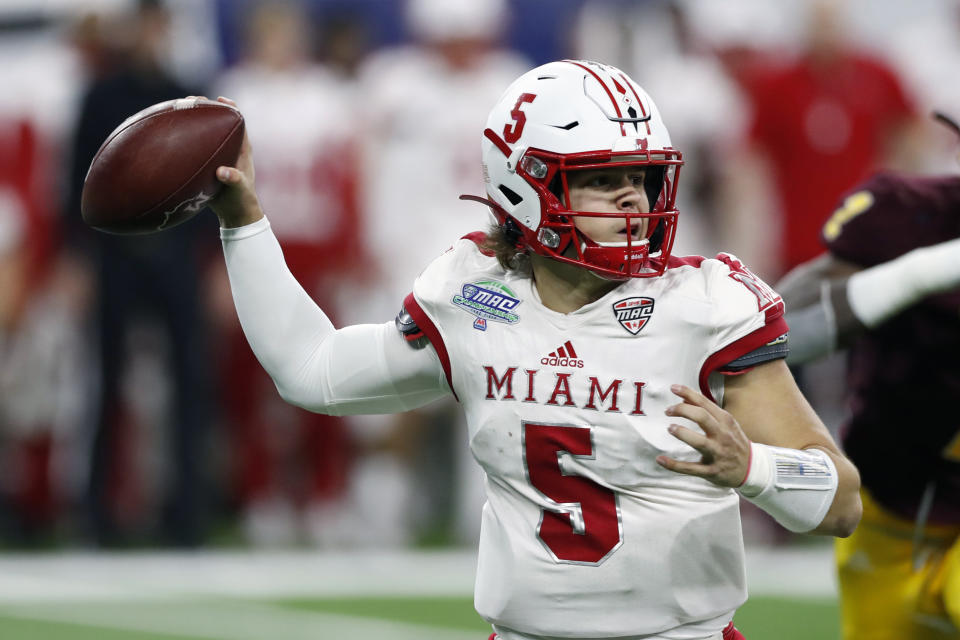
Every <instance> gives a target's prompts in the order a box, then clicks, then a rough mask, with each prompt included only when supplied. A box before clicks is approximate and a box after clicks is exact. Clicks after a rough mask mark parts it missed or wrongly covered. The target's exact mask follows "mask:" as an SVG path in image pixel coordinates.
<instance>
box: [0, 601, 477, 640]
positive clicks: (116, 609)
mask: <svg viewBox="0 0 960 640" xmlns="http://www.w3.org/2000/svg"><path fill="white" fill-rule="evenodd" d="M0 615H9V616H13V617H17V618H25V619H31V620H44V621H55V622H66V623H73V624H83V625H88V626H93V627H100V628H105V629H115V630H121V631H137V632H148V633H162V634H168V635H174V636H177V635H179V636H186V637H191V638H208V639H210V640H266V639H273V638H282V639H283V640H348V639H349V640H483V637H484V632H482V631H481V632H470V631H463V630H458V629H448V628H443V627H435V626H426V625H417V624H410V623H403V622H393V621H387V620H375V619H372V618H359V617H351V616H344V615H337V614H331V613H320V612H313V611H302V610H297V609H288V608H283V607H271V606H266V605H259V604H257V603H252V602H250V603H248V602H242V603H240V602H228V603H224V602H216V601H203V600H201V601H194V602H190V603H186V602H136V603H126V604H124V605H123V606H117V603H116V602H112V603H108V602H99V603H82V602H73V603H68V604H54V603H45V604H3V605H0Z"/></svg>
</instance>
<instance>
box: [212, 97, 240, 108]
mask: <svg viewBox="0 0 960 640" xmlns="http://www.w3.org/2000/svg"><path fill="white" fill-rule="evenodd" d="M217 102H222V103H223V104H228V105H230V106H231V107H235V106H237V103H236V102H234V101H233V100H231V99H230V98H227V97H226V96H217Z"/></svg>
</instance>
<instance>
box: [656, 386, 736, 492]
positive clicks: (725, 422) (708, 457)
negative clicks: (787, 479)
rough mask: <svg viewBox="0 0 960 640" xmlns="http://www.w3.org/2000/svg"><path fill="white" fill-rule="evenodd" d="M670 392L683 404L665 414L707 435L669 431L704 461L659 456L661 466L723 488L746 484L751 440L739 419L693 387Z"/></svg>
mask: <svg viewBox="0 0 960 640" xmlns="http://www.w3.org/2000/svg"><path fill="white" fill-rule="evenodd" d="M670 390H671V391H672V392H673V393H675V394H676V395H678V396H680V397H681V398H683V402H681V403H679V404H675V405H672V406H670V407H667V409H666V411H664V413H666V414H667V415H668V416H679V417H681V418H686V419H687V420H690V421H692V422H696V423H697V424H698V425H700V428H701V429H703V433H702V434H701V433H697V432H696V431H694V430H693V429H689V428H687V427H684V426H681V425H678V424H671V425H670V426H669V431H670V433H672V434H673V435H674V436H675V437H676V438H677V439H678V440H681V441H683V442H685V443H687V444H688V445H690V446H691V447H693V448H694V449H696V450H697V451H699V452H700V454H701V455H702V456H703V457H702V458H701V459H700V462H684V461H681V460H675V459H673V458H670V457H667V456H657V463H658V464H659V465H660V466H662V467H664V468H667V469H670V470H671V471H676V472H677V473H685V474H687V475H691V476H699V477H701V478H706V479H707V480H709V481H710V482H712V483H714V484H716V485H719V486H721V487H738V486H740V485H741V484H743V480H744V478H746V477H747V471H748V470H749V469H750V440H749V439H748V438H747V436H746V434H744V433H743V429H741V428H740V425H739V423H737V421H736V419H735V418H734V417H733V416H732V415H730V413H728V412H727V411H724V410H723V409H721V408H720V407H718V406H717V405H716V403H714V402H711V401H710V400H709V399H707V398H706V396H704V395H703V394H701V393H698V392H696V391H694V390H693V389H691V388H690V387H687V386H684V385H682V384H675V385H672V386H671V387H670Z"/></svg>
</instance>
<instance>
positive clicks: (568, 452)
mask: <svg viewBox="0 0 960 640" xmlns="http://www.w3.org/2000/svg"><path fill="white" fill-rule="evenodd" d="M681 165H682V158H681V154H680V152H679V151H678V150H677V149H675V148H674V147H673V146H672V144H671V142H670V137H669V135H668V133H667V129H666V127H665V126H664V123H663V120H662V119H661V117H660V114H659V112H658V111H657V108H656V106H655V105H654V104H653V102H652V100H651V99H650V96H648V95H647V94H646V93H645V92H644V91H643V89H641V88H640V87H639V86H638V85H637V84H636V83H635V82H633V81H632V80H631V79H630V78H628V77H627V76H626V74H624V73H623V72H622V71H620V70H618V69H616V68H614V67H610V66H607V65H604V64H598V63H594V62H585V61H576V60H565V61H560V62H553V63H550V64H547V65H544V66H541V67H538V68H536V69H533V70H532V71H529V72H527V73H526V74H524V75H522V76H521V77H520V78H519V79H517V80H516V81H515V82H514V83H513V84H512V85H510V87H509V88H508V89H507V90H506V92H505V93H504V94H503V96H502V97H501V98H500V100H499V101H498V102H497V104H496V105H495V106H494V107H493V110H492V111H491V112H490V116H489V118H488V120H487V127H486V129H485V130H484V131H483V136H482V169H483V176H484V179H485V181H486V198H474V199H478V200H481V201H482V202H484V203H485V204H486V205H488V206H489V207H490V209H491V210H492V212H493V215H494V218H495V224H493V227H492V229H491V230H490V231H489V232H488V233H486V234H483V233H474V234H470V235H468V236H467V237H464V238H462V239H460V240H458V241H456V242H455V243H454V244H453V246H452V247H451V248H450V249H449V250H448V251H447V252H445V253H444V254H443V255H441V256H440V257H438V258H436V259H435V260H434V261H433V262H432V263H430V264H429V265H428V266H427V267H426V269H425V270H424V271H423V273H422V274H421V275H420V276H419V277H418V278H417V280H416V282H415V283H414V285H413V292H412V293H411V294H410V295H408V296H407V297H406V299H405V301H404V303H403V309H402V311H401V313H400V315H399V316H398V317H397V319H396V321H395V322H388V323H384V324H369V325H356V326H350V327H346V328H341V329H335V328H334V327H333V325H332V324H331V322H330V321H329V320H328V319H327V317H326V316H325V315H324V313H323V311H321V310H320V309H319V308H318V307H317V306H316V305H315V304H314V303H313V302H312V301H311V300H310V298H309V297H308V296H307V295H306V294H305V293H304V291H303V289H301V288H300V287H299V285H298V284H297V283H296V281H295V280H294V279H293V278H292V276H291V275H290V274H289V271H288V270H287V269H286V267H285V266H284V262H283V256H282V254H281V251H280V247H279V245H278V243H277V241H276V239H275V237H274V235H273V233H272V232H271V231H270V223H269V222H268V220H267V219H266V218H265V217H264V214H263V212H262V211H261V209H260V206H259V204H258V201H257V197H256V193H255V191H254V184H253V178H254V172H253V163H252V154H251V151H250V148H249V145H246V146H245V148H244V151H243V152H242V153H241V157H240V159H239V161H238V163H237V166H236V167H232V168H231V167H221V168H220V169H218V175H219V177H220V179H221V180H222V182H223V183H224V184H225V185H226V187H225V189H224V192H223V194H222V195H221V196H220V197H219V198H218V199H217V201H216V202H215V203H213V208H214V210H215V211H216V213H217V214H218V216H219V217H220V221H221V227H222V231H221V234H222V240H223V247H224V253H225V257H226V261H227V268H228V271H229V274H230V280H231V285H232V289H233V295H234V302H235V304H236V307H237V311H238V314H239V316H240V321H241V323H242V325H243V328H244V331H245V332H246V335H247V338H248V340H249V342H250V344H251V347H252V348H253V350H254V352H255V353H256V354H257V357H258V358H259V359H260V361H261V363H262V364H263V366H264V368H265V369H266V370H267V371H268V372H269V373H270V374H271V376H273V378H274V381H275V382H276V384H277V387H278V389H279V391H280V394H281V395H282V396H283V397H284V398H285V399H287V400H288V401H289V402H292V403H294V404H297V405H300V406H303V407H306V408H308V409H311V410H314V411H321V412H327V413H334V414H345V413H360V412H395V411H404V410H407V409H411V408H413V407H418V406H422V405H424V404H426V403H428V402H431V401H432V400H435V399H437V398H440V397H442V396H447V395H451V396H453V397H454V398H455V399H456V400H458V401H459V403H460V405H461V406H462V407H463V411H464V412H465V415H466V418H467V423H468V433H467V434H465V436H466V439H467V442H468V443H469V446H470V449H471V452H472V454H473V457H474V458H475V459H476V460H477V462H478V463H479V464H480V465H481V467H482V468H483V470H484V472H485V474H486V479H487V481H486V491H487V502H486V504H485V506H484V508H483V517H482V525H481V534H480V552H479V561H478V568H477V581H476V593H475V606H476V609H477V611H478V612H479V613H480V615H481V616H482V617H483V618H484V619H486V620H488V621H490V623H491V624H492V626H493V630H494V635H493V636H491V637H496V638H500V639H501V640H545V639H550V638H594V639H596V638H639V637H643V638H647V639H654V638H660V639H671V640H680V639H681V638H683V639H702V640H707V639H710V640H720V639H721V638H723V639H726V640H731V639H734V638H741V637H742V636H741V635H740V634H739V632H738V631H736V629H735V628H734V626H733V622H732V619H733V615H734V612H735V610H736V609H737V607H739V606H740V605H741V604H742V603H743V602H744V600H745V599H746V596H747V594H746V579H745V575H744V548H743V539H742V533H741V526H740V516H739V508H738V507H739V497H740V496H744V497H745V498H746V499H748V500H750V501H752V502H754V503H756V504H758V505H759V506H760V507H761V508H763V509H764V510H766V511H767V512H769V513H770V514H772V515H773V516H774V517H775V518H776V519H777V520H778V521H779V522H780V523H782V524H783V525H784V526H785V527H787V528H789V529H790V530H793V531H801V532H814V533H821V534H826V535H840V536H846V535H849V534H850V533H851V532H852V531H853V529H854V527H855V526H856V523H857V522H858V520H859V517H860V500H859V494H858V489H859V477H858V474H857V471H856V469H855V468H854V466H853V465H852V464H851V463H850V462H849V461H848V460H847V459H846V458H845V457H844V456H843V455H842V454H841V453H840V452H839V449H838V447H837V445H836V444H835V443H834V441H833V439H832V438H831V437H830V435H829V432H828V431H827V429H826V428H825V427H824V425H823V424H822V423H821V422H820V420H819V419H818V418H817V416H816V414H815V413H814V412H813V411H812V409H811V408H810V406H809V405H808V404H807V402H806V400H805V399H804V397H803V396H802V395H801V393H800V392H799V390H798V388H797V386H796V384H795V382H794V380H793V377H792V376H791V374H790V372H789V369H788V368H787V366H786V364H785V362H784V360H783V358H784V356H785V355H786V352H787V347H786V339H785V337H784V336H785V334H786V333H787V326H786V323H785V321H784V319H783V303H782V301H781V299H780V297H779V296H778V295H777V294H776V293H774V292H773V290H771V289H770V287H768V286H767V285H766V284H764V283H763V282H762V281H760V280H759V279H758V278H757V277H756V276H754V275H753V274H752V273H751V272H750V271H749V270H748V269H747V268H746V267H745V266H744V265H743V264H741V263H740V262H739V261H738V260H737V259H736V258H734V257H733V256H731V255H728V254H720V255H718V256H717V257H716V258H712V259H706V258H701V257H684V258H680V257H675V256H672V255H671V248H672V246H673V241H674V234H675V232H676V227H677V220H678V212H677V210H676V209H675V207H674V203H675V197H676V193H677V178H678V175H679V172H680V169H681ZM429 169H430V168H429V166H425V167H423V170H424V171H429ZM414 196H415V194H410V197H414ZM424 232H429V229H424ZM397 249H398V250H400V251H412V250H415V247H397Z"/></svg>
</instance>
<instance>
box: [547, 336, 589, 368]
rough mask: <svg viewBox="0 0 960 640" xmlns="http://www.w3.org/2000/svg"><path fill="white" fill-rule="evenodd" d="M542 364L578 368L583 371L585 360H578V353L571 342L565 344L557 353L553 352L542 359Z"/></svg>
mask: <svg viewBox="0 0 960 640" xmlns="http://www.w3.org/2000/svg"><path fill="white" fill-rule="evenodd" d="M540 364H545V365H548V366H551V367H576V368H578V369H583V360H579V359H577V351H576V349H574V348H573V344H572V343H571V342H570V341H569V340H567V341H566V342H564V343H563V346H561V347H559V348H557V350H556V351H551V352H550V353H549V354H548V355H546V356H544V357H543V358H540Z"/></svg>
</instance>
